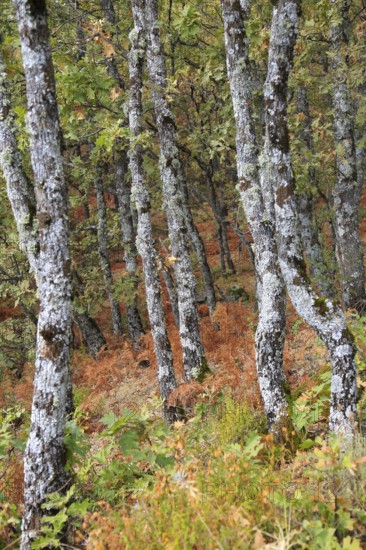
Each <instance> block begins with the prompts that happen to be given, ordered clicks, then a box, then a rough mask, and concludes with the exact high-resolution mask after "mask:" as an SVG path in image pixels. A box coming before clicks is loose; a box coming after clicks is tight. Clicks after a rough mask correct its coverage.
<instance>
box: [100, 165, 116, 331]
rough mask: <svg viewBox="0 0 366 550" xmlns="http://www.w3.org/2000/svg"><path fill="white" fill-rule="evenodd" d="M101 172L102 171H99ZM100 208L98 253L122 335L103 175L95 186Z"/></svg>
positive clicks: (112, 310) (114, 325)
mask: <svg viewBox="0 0 366 550" xmlns="http://www.w3.org/2000/svg"><path fill="white" fill-rule="evenodd" d="M99 172H100V170H99ZM95 190H96V195H97V207H98V252H99V261H100V266H101V268H102V271H103V277H104V284H105V288H106V291H107V295H108V300H109V306H110V308H111V314H112V326H113V332H114V333H115V334H122V333H123V329H122V318H121V310H120V307H119V303H118V302H117V300H116V298H115V297H114V295H113V284H114V283H113V275H112V270H111V266H110V263H109V258H108V232H107V207H106V203H105V198H104V186H103V181H102V177H101V174H100V173H99V174H98V176H97V182H96V185H95Z"/></svg>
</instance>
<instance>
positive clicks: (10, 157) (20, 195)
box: [0, 56, 106, 358]
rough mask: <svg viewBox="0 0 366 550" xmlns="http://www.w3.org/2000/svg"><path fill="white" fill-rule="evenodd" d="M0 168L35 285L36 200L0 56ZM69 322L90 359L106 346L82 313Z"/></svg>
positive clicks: (37, 240)
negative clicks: (0, 168)
mask: <svg viewBox="0 0 366 550" xmlns="http://www.w3.org/2000/svg"><path fill="white" fill-rule="evenodd" d="M0 88H1V90H2V91H1V92H0V153H1V154H0V164H1V167H2V170H3V173H4V177H5V180H6V184H7V194H8V197H9V200H10V204H11V207H12V211H13V215H14V219H15V223H16V226H17V230H18V234H19V246H20V248H21V250H23V252H25V254H26V255H27V258H28V262H29V265H30V269H31V271H32V273H33V275H34V277H35V279H36V284H37V288H38V285H39V253H40V243H39V234H38V222H37V217H36V197H35V194H34V187H33V185H32V182H31V181H30V180H29V178H28V177H27V175H26V173H25V171H24V168H23V165H22V155H21V153H20V151H19V149H18V144H17V140H16V126H15V122H14V115H13V113H12V111H11V109H10V101H9V94H8V92H7V82H6V69H5V65H4V64H3V61H2V59H1V56H0ZM72 320H73V322H74V323H75V324H76V325H77V326H78V328H79V330H80V331H81V333H82V336H83V339H84V341H85V343H86V345H87V346H88V349H89V351H90V354H91V355H92V357H93V358H95V357H96V354H97V352H98V351H99V350H100V348H101V347H102V346H103V345H104V344H105V343H106V341H105V338H104V336H103V334H102V332H101V330H100V328H99V327H98V325H97V323H96V322H95V321H94V320H93V319H92V318H91V317H89V315H88V314H87V313H86V312H81V313H78V314H76V313H75V311H74V310H73V311H72Z"/></svg>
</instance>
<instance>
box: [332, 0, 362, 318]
mask: <svg viewBox="0 0 366 550" xmlns="http://www.w3.org/2000/svg"><path fill="white" fill-rule="evenodd" d="M332 2H333V4H334V8H335V11H336V15H337V17H340V18H341V22H340V23H336V24H334V25H333V26H332V27H331V31H330V39H331V43H332V48H333V57H332V62H331V63H332V69H333V74H334V86H333V109H334V130H335V146H336V164H337V177H336V183H335V186H334V189H333V205H334V221H335V235H336V253H337V259H338V264H339V269H340V274H341V285H342V291H343V300H344V304H345V306H346V307H347V308H354V309H356V310H357V311H359V312H360V313H362V312H363V311H364V310H365V309H366V293H365V270H364V263H363V262H364V258H363V250H362V243H361V239H360V233H359V207H360V193H361V186H360V185H359V181H358V180H357V157H356V146H355V133H354V109H355V106H354V104H353V101H352V94H351V92H350V90H349V88H348V84H347V71H348V66H347V61H346V59H347V57H346V54H345V52H344V49H345V48H346V47H347V45H348V34H349V31H350V20H349V8H350V5H351V2H350V0H332Z"/></svg>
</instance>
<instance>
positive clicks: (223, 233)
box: [206, 168, 235, 273]
mask: <svg viewBox="0 0 366 550" xmlns="http://www.w3.org/2000/svg"><path fill="white" fill-rule="evenodd" d="M206 179H207V185H208V190H209V194H210V202H211V208H212V211H213V213H214V216H215V219H216V224H217V237H218V241H219V248H220V260H221V268H222V271H223V273H225V272H226V265H225V263H227V265H228V268H229V271H231V273H235V266H234V262H233V260H232V258H231V254H230V248H229V242H228V238H227V224H226V220H225V219H224V216H223V213H222V208H221V205H220V203H219V201H218V198H217V193H216V189H215V184H214V182H213V178H212V170H211V168H210V169H209V172H208V173H207V172H206Z"/></svg>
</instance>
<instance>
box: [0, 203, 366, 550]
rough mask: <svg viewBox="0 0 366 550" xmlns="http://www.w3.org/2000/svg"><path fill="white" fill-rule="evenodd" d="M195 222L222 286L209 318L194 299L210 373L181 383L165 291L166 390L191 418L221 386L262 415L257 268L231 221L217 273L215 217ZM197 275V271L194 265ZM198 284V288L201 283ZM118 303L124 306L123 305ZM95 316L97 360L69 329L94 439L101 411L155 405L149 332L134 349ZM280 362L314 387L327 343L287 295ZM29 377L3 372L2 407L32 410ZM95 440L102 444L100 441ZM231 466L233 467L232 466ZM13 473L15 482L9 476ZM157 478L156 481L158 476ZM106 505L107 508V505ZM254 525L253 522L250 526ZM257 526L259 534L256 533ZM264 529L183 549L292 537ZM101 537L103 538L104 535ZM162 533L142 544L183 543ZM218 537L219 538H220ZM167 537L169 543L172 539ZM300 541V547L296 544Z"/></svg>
mask: <svg viewBox="0 0 366 550" xmlns="http://www.w3.org/2000/svg"><path fill="white" fill-rule="evenodd" d="M362 205H363V208H366V197H363V201H362ZM201 219H202V216H201ZM154 221H155V224H156V225H157V226H160V225H162V224H163V222H162V220H160V219H155V220H154ZM198 229H199V231H200V233H201V235H202V236H203V239H204V242H205V245H206V250H207V253H208V259H209V263H210V265H211V267H212V270H213V273H214V276H215V284H216V286H217V287H218V289H219V292H218V299H219V302H218V305H217V309H216V311H215V313H214V315H213V316H212V317H211V318H210V316H209V312H208V307H207V306H206V305H205V304H200V305H199V315H200V328H201V335H202V341H203V344H204V347H205V351H206V357H207V360H208V365H209V368H210V370H211V374H209V375H208V376H207V377H206V379H205V380H204V382H203V383H202V384H199V383H198V382H193V383H190V384H186V383H185V382H184V377H183V368H182V361H181V350H180V344H179V335H178V331H177V328H176V327H175V324H174V318H173V314H172V311H171V307H170V305H169V303H168V297H167V294H166V293H165V294H164V302H165V309H166V316H167V324H168V332H169V338H170V341H171V344H172V349H173V353H174V367H175V373H176V378H177V383H178V388H177V389H176V390H175V392H174V393H173V395H172V397H171V399H172V402H173V403H175V404H179V405H182V406H183V407H184V409H185V410H186V411H188V413H189V414H190V415H191V416H192V417H193V416H194V412H195V410H197V405H198V404H200V403H201V404H207V403H215V402H216V401H217V399H218V397H219V396H220V395H222V394H223V393H224V394H226V395H228V392H229V395H230V399H231V400H232V402H235V403H237V404H238V406H241V405H243V406H244V407H249V409H250V411H252V412H251V414H253V415H256V414H259V415H261V414H262V413H263V408H262V403H261V399H260V393H259V388H258V383H257V376H256V369H255V351H254V335H255V328H256V320H257V315H256V312H255V290H254V273H253V268H252V265H251V262H250V258H249V255H248V253H247V250H246V249H245V247H244V248H243V247H241V246H240V242H239V239H238V237H237V236H236V235H235V234H234V233H233V231H232V230H231V229H230V228H229V229H228V237H229V244H230V250H231V254H232V258H233V261H234V263H235V267H236V273H235V274H230V275H229V274H228V275H225V274H222V272H221V268H220V257H219V249H218V243H217V239H216V237H215V231H214V226H213V223H212V221H211V220H207V219H206V220H204V221H201V222H200V223H198ZM362 235H363V239H364V242H365V241H366V219H365V217H363V220H362ZM112 257H113V258H114V265H113V269H114V271H115V272H116V273H117V272H118V271H123V269H124V266H123V263H122V262H121V261H120V260H119V258H120V257H121V252H120V251H113V252H112ZM197 276H198V277H199V272H198V271H197ZM234 286H235V287H240V288H243V289H244V290H245V292H246V293H247V295H248V297H245V298H240V299H239V300H238V301H230V300H227V299H225V298H224V297H225V296H226V295H227V292H228V290H229V289H230V288H232V287H234ZM198 290H199V291H200V290H201V289H198ZM139 293H140V294H139V303H140V306H141V311H142V312H143V315H144V316H145V321H146V323H147V313H146V307H145V306H144V300H143V284H142V283H141V284H140V289H139ZM121 309H122V311H123V305H122V304H121ZM16 314H17V310H13V309H11V308H5V307H1V303H0V321H1V320H4V319H6V318H8V317H9V316H12V315H16ZM97 320H98V323H99V324H100V326H101V328H102V330H103V332H104V334H105V336H106V339H107V345H106V346H105V348H104V349H103V350H101V352H100V353H99V356H98V358H97V360H93V359H92V358H91V357H90V356H89V355H88V354H87V351H86V350H85V348H84V347H83V346H82V345H81V344H80V341H81V338H80V335H79V334H77V333H76V334H75V335H74V336H75V338H74V340H75V342H76V343H77V344H79V346H78V349H75V350H74V351H73V354H72V362H71V371H72V378H73V383H74V387H75V400H76V404H77V408H78V414H79V416H80V417H82V419H83V420H82V428H83V431H84V432H85V433H86V434H88V435H89V436H90V437H91V438H93V437H94V436H97V435H98V434H100V433H102V435H103V433H104V432H103V429H104V428H105V422H103V418H105V417H106V415H107V416H108V415H110V414H111V413H114V415H115V418H118V417H120V416H121V414H122V413H123V411H125V410H126V409H128V410H134V411H139V410H141V409H142V408H144V407H145V408H146V407H149V404H150V405H151V408H152V409H153V408H154V407H155V409H156V406H155V405H154V404H155V403H156V398H157V397H158V396H159V388H158V383H157V376H156V361H155V357H154V352H153V342H152V337H151V334H150V332H147V333H146V335H145V336H144V337H143V338H142V339H141V342H140V346H139V349H138V350H136V349H134V347H133V345H132V343H131V342H130V340H129V338H128V336H127V334H126V335H123V336H120V337H117V336H115V335H114V334H113V333H112V330H111V322H110V314H109V309H108V304H107V302H106V303H105V307H104V308H103V310H102V311H101V313H100V315H99V316H98V319H97ZM364 353H365V348H364V345H363V347H362V348H361V355H362V354H364ZM365 357H366V355H365V354H364V355H363V357H362V356H361V361H364V360H365ZM284 365H285V371H286V374H287V379H288V382H289V386H290V389H291V391H294V392H296V391H297V395H299V392H300V393H301V392H305V393H306V392H309V390H311V388H313V387H314V386H316V387H318V386H317V384H319V378H317V377H316V376H315V375H317V374H321V373H324V372H325V371H326V370H327V368H328V366H327V355H326V350H325V347H324V346H323V345H322V343H321V342H320V341H319V339H318V338H317V337H316V335H315V333H314V332H313V331H312V330H311V329H310V328H308V326H307V325H306V324H305V323H304V322H302V321H301V320H300V319H299V318H298V316H297V315H296V313H295V312H294V310H293V308H292V306H291V304H290V303H289V302H288V303H287V330H286V345H285V353H284ZM32 378H33V365H30V364H26V365H25V367H24V371H23V376H22V378H21V380H18V379H16V378H15V377H14V376H13V375H12V374H11V373H7V375H6V376H5V377H4V380H3V384H2V387H1V389H0V408H3V409H5V408H6V407H9V406H13V405H14V404H16V406H17V407H21V408H24V409H25V410H30V406H31V400H32ZM158 414H159V413H158ZM101 419H102V421H101ZM226 420H227V419H226ZM318 420H320V424H319V423H318V427H317V428H316V429H315V431H314V432H313V436H315V435H317V434H318V433H321V432H322V431H323V430H326V419H324V418H321V419H318ZM309 433H311V431H309ZM309 433H307V436H309ZM184 437H185V436H184ZM98 444H99V445H100V444H101V443H100V440H99V443H98ZM192 452H193V451H192ZM193 455H194V452H193ZM225 460H226V459H225ZM285 462H286V461H285ZM10 463H11V465H10V467H9V469H8V470H7V473H6V475H5V479H7V480H8V482H7V484H6V487H5V485H4V481H3V483H2V481H1V479H0V492H1V491H4V494H5V496H6V497H7V499H9V502H11V503H13V504H15V505H17V506H18V505H21V502H22V492H23V484H22V464H21V461H19V459H18V460H15V459H14V460H11V461H10ZM285 469H286V467H285ZM228 471H230V468H229V470H228ZM233 475H234V474H233ZM10 477H11V479H12V481H11V482H10V483H9V479H10ZM158 481H159V480H158ZM160 482H161V480H160V481H159V483H160ZM159 483H158V485H159ZM102 500H103V502H104V501H105V500H108V499H106V498H103V499H102ZM106 506H107V508H108V506H109V505H106ZM0 509H1V503H0ZM108 509H109V508H108ZM364 519H365V518H364ZM0 520H1V511H0ZM98 521H99V519H97V529H103V528H102V527H101V525H100V522H99V523H98ZM131 521H132V520H131ZM205 521H206V520H205ZM207 521H208V520H207ZM238 521H239V520H238ZM240 521H241V520H240ZM240 521H239V523H240ZM243 521H244V520H243ZM246 521H247V520H246ZM250 521H252V520H250ZM250 521H249V523H250ZM256 521H258V520H256ZM350 521H351V520H350ZM0 523H1V521H0ZM234 523H235V521H234ZM242 527H243V526H242ZM257 527H258V526H257ZM257 527H256V528H257ZM94 528H95V525H94ZM214 528H215V525H214V526H211V524H210V525H209V526H207V529H208V531H210V530H211V529H214ZM251 528H253V525H252V527H251ZM110 529H111V530H112V531H113V529H115V526H114V527H113V526H112V527H110ZM281 529H283V527H281ZM0 531H1V529H0ZM206 531H207V530H206ZM333 531H334V532H335V531H336V529H333ZM352 531H355V532H356V531H357V529H356V530H355V529H353V530H352V529H349V530H348V531H347V530H346V531H345V533H347V534H349V533H351V532H352ZM259 532H260V535H258V533H259ZM334 532H333V534H334ZM263 533H264V530H263V529H262V530H261V531H252V533H251V538H249V539H248V540H249V541H251V542H248V545H249V546H245V545H244V543H243V546H240V545H239V543H238V544H237V545H236V544H233V545H232V546H230V545H229V546H227V545H225V544H224V545H223V546H222V545H221V543H220V542H217V541H216V542H217V546H215V544H216V542H215V536H213V535H212V536H213V538H212V537H209V539H210V541H211V542H210V543H208V542H207V543H206V542H204V541H202V544H199V543H197V544H193V543H192V544H191V543H189V542H187V543H185V545H184V546H182V548H187V549H191V548H192V549H194V548H197V549H198V548H204V549H205V548H229V547H230V548H242V547H243V548H246V547H248V548H249V547H253V548H261V547H268V548H270V547H273V548H283V549H285V548H290V546H291V544H290V542H289V541H287V543H285V542H283V545H282V546H281V545H278V546H270V545H269V542H268V540H267V542H266V543H265V540H266V537H265V535H264V534H263ZM206 534H207V533H206ZM336 534H337V533H336ZM0 535H1V533H0ZM135 535H136V533H135ZM135 535H134V536H135ZM101 536H102V538H103V537H104V538H105V536H106V535H101ZM167 537H168V538H167V542H166V545H165V543H164V544H163V543H162V545H161V546H159V544H157V545H155V546H154V544H156V543H151V546H148V545H146V548H159V547H164V548H172V549H173V548H174V549H175V548H177V549H178V548H180V546H179V544H180V543H177V544H176V545H174V544H175V543H170V542H169V541H170V538H169V536H168V535H167ZM97 538H98V537H97ZM219 539H220V540H222V539H221V538H220V537H219ZM6 540H11V539H6ZM93 540H94V539H93ZM95 540H96V539H95ZM95 540H94V543H93V544H94V545H93V544H91V545H90V546H88V548H89V547H90V548H95V549H97V550H98V549H104V548H116V549H118V548H133V549H134V548H143V547H144V546H143V543H141V546H140V545H139V543H137V542H136V546H134V544H132V545H131V546H128V544H127V545H125V544H124V543H122V542H121V540H120V539H118V541H119V542H116V543H115V546H113V544H111V545H110V546H102V545H100V546H98V544H97V543H96V542H95ZM111 540H112V539H111ZM314 540H315V539H314ZM319 540H321V539H319ZM350 541H351V539H350ZM168 543H169V544H171V545H170V546H169V544H168ZM211 543H212V544H211ZM230 544H232V543H230ZM278 544H279V543H278ZM281 544H282V543H281ZM316 544H318V543H316ZM319 544H323V543H319ZM329 544H330V543H329ZM332 544H333V543H332ZM334 544H336V543H334ZM349 544H350V546H344V545H343V546H339V548H350V549H351V548H354V549H355V550H357V548H362V547H363V546H357V545H356V542H354V541H353V539H352V541H351V542H350V543H349ZM352 544H355V546H352ZM357 544H358V541H357ZM365 544H366V543H365ZM40 547H41V546H40ZM65 547H67V546H65ZM298 547H299V548H300V546H298ZM302 547H303V548H306V547H309V548H310V547H311V546H306V544H305V546H302ZM317 547H318V546H316V545H315V543H314V548H317ZM320 547H321V546H320ZM323 547H324V548H333V547H334V548H336V546H331V545H330V546H327V545H325V546H323ZM0 548H1V536H0Z"/></svg>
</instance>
